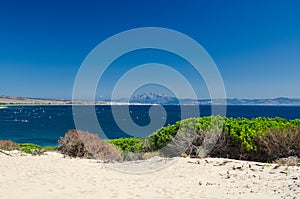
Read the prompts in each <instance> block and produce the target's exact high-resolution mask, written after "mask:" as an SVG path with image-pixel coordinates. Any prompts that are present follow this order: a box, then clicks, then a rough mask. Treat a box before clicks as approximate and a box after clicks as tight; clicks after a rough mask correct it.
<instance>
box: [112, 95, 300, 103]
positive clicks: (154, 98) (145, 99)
mask: <svg viewBox="0 0 300 199" xmlns="http://www.w3.org/2000/svg"><path fill="white" fill-rule="evenodd" d="M116 101H118V102H125V101H128V99H119V100H116ZM129 101H130V102H131V103H143V104H163V105H172V104H199V105H210V104H224V103H226V104H227V105H300V98H286V97H278V98H274V99H237V98H234V99H177V98H175V97H170V96H166V95H164V94H155V93H144V94H141V95H136V96H134V97H132V98H131V99H130V100H129Z"/></svg>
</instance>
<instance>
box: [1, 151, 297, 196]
mask: <svg viewBox="0 0 300 199" xmlns="http://www.w3.org/2000/svg"><path fill="white" fill-rule="evenodd" d="M149 161H150V162H151V163H152V164H153V163H155V162H157V163H158V164H161V162H163V161H164V160H162V159H160V158H154V159H151V160H148V162H146V163H145V162H139V163H133V162H132V163H126V164H124V165H125V168H128V167H135V165H137V164H141V165H142V164H144V166H145V168H146V169H147V166H148V167H149V165H150V167H151V164H148V163H149ZM165 162H170V161H169V160H165ZM117 166H118V167H120V165H117ZM275 166H276V165H275V164H272V165H270V164H264V163H255V162H246V161H237V160H228V159H218V158H206V159H189V158H176V159H175V161H174V162H173V164H171V165H170V166H168V167H166V168H164V169H161V170H159V171H156V172H148V173H144V174H132V173H125V172H120V171H116V170H114V169H111V167H110V165H109V164H106V163H99V162H98V163H97V162H96V161H95V160H83V159H67V158H62V157H61V156H60V155H59V154H56V153H49V154H48V155H43V156H36V157H33V156H20V154H16V155H14V156H12V157H10V156H6V155H4V154H1V153H0V171H1V174H0V198H39V199H40V198H43V199H44V198H72V199H75V198H243V199H246V198H274V199H275V198H300V167H288V168H286V166H280V167H279V168H275V169H274V167H275ZM121 167H122V166H121Z"/></svg>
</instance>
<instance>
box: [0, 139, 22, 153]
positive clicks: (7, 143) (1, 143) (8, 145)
mask: <svg viewBox="0 0 300 199" xmlns="http://www.w3.org/2000/svg"><path fill="white" fill-rule="evenodd" d="M17 147H18V144H17V143H16V142H13V141H11V140H0V149H2V150H6V151H11V150H15V149H17Z"/></svg>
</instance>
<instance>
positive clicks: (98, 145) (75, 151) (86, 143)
mask: <svg viewBox="0 0 300 199" xmlns="http://www.w3.org/2000/svg"><path fill="white" fill-rule="evenodd" d="M58 144H59V147H58V150H59V151H60V152H62V153H63V154H64V155H68V156H71V157H84V158H96V159H102V160H108V161H121V160H122V156H121V153H120V152H119V151H118V149H117V148H116V147H115V146H114V145H112V144H110V143H108V142H106V141H104V140H101V139H100V138H99V136H98V135H97V134H91V133H89V132H84V131H78V130H69V131H68V132H67V133H66V134H65V136H64V137H61V138H60V139H59V140H58Z"/></svg>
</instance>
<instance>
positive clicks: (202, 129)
mask: <svg viewBox="0 0 300 199" xmlns="http://www.w3.org/2000/svg"><path fill="white" fill-rule="evenodd" d="M215 132H221V133H220V134H217V135H216V136H214V134H215ZM210 137H213V138H214V139H217V141H216V142H212V143H209V144H207V142H206V143H204V140H205V139H207V138H210ZM170 142H172V143H174V146H175V147H177V148H178V147H181V146H183V147H184V146H187V147H186V150H185V151H183V150H184V148H182V151H183V152H184V154H187V155H189V156H193V157H202V156H203V154H204V155H209V156H213V157H226V158H234V159H244V160H255V161H268V162H270V161H274V160H275V159H277V158H282V157H288V156H298V157H300V144H299V143H300V120H298V119H296V120H290V121H289V120H286V119H283V118H254V119H251V120H249V119H245V118H222V117H220V116H210V117H201V118H189V119H185V120H182V121H179V122H176V124H174V125H168V126H167V127H163V128H161V129H159V130H158V131H156V132H155V133H154V134H152V135H150V136H149V137H148V138H147V139H146V140H145V141H144V142H143V143H147V147H146V146H144V149H146V150H145V151H146V152H147V151H156V150H159V149H161V148H163V147H165V146H167V144H168V143H170ZM213 144H215V145H213ZM165 148H168V147H165ZM167 152H168V153H169V152H170V149H169V151H167ZM175 155H178V154H175Z"/></svg>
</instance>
